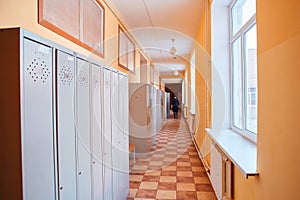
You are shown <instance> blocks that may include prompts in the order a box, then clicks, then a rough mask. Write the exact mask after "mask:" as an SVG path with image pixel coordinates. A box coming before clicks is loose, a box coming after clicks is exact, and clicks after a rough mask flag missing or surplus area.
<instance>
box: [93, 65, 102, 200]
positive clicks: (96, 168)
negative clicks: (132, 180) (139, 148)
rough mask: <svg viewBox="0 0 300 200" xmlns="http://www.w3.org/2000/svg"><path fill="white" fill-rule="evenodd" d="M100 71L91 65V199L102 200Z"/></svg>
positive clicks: (97, 67)
mask: <svg viewBox="0 0 300 200" xmlns="http://www.w3.org/2000/svg"><path fill="white" fill-rule="evenodd" d="M100 74H101V69H100V67H99V66H96V65H92V90H91V98H92V110H91V118H92V177H93V181H92V182H93V184H92V194H93V199H94V200H97V199H103V198H104V197H103V181H102V180H103V179H102V176H103V173H102V172H103V165H102V159H103V158H102V133H101V128H102V127H101V126H102V125H101V124H102V116H101V105H102V103H103V102H102V97H103V95H102V94H101V93H102V89H101V86H102V84H101V80H100Z"/></svg>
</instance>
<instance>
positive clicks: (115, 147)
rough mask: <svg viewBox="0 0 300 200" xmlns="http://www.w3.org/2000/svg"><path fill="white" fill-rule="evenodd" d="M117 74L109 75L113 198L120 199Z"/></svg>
mask: <svg viewBox="0 0 300 200" xmlns="http://www.w3.org/2000/svg"><path fill="white" fill-rule="evenodd" d="M118 81H119V80H118V73H117V72H112V73H111V101H112V108H111V109H112V164H113V198H114V199H120V195H121V194H120V186H121V185H120V184H121V183H120V170H121V169H120V163H121V162H122V152H121V148H120V137H119V129H120V125H121V121H119V119H120V118H119V116H120V112H119V110H120V107H119V106H120V105H119V101H120V97H119V85H118Z"/></svg>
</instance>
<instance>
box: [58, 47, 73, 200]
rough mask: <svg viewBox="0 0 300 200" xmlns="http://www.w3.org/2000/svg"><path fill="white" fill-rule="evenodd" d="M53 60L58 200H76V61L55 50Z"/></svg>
mask: <svg viewBox="0 0 300 200" xmlns="http://www.w3.org/2000/svg"><path fill="white" fill-rule="evenodd" d="M56 59H57V61H56V62H57V71H56V73H57V104H56V105H57V130H58V133H57V141H58V176H59V179H58V180H59V183H58V188H59V199H60V200H69V199H76V160H75V155H76V151H75V150H76V132H75V123H74V122H75V119H74V100H75V96H74V92H75V91H74V89H75V87H74V86H75V84H74V83H75V81H74V80H75V58H74V56H72V55H69V54H67V53H65V52H62V51H59V50H58V51H57V52H56Z"/></svg>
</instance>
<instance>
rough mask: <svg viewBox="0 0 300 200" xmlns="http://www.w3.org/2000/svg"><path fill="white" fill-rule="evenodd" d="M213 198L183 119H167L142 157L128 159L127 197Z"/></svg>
mask: <svg viewBox="0 0 300 200" xmlns="http://www.w3.org/2000/svg"><path fill="white" fill-rule="evenodd" d="M134 199H135V200H139V199H157V200H158V199H159V200H163V199H182V200H193V199H199V200H200V199H201V200H216V196H215V193H214V190H213V188H212V186H211V183H210V180H209V178H208V176H207V174H206V172H205V168H204V166H203V165H202V162H201V160H200V159H199V157H198V154H197V151H196V149H195V146H194V145H193V142H192V140H191V136H190V134H189V132H188V128H187V126H186V124H185V122H184V120H183V119H169V120H167V121H166V123H165V125H164V127H163V129H162V130H161V131H160V132H159V133H158V134H157V136H156V144H155V146H153V148H152V151H151V152H150V153H149V155H148V157H146V158H138V159H136V162H135V163H134V162H133V161H132V160H131V161H130V194H129V196H128V198H127V200H134Z"/></svg>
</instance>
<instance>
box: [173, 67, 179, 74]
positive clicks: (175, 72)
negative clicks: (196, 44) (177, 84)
mask: <svg viewBox="0 0 300 200" xmlns="http://www.w3.org/2000/svg"><path fill="white" fill-rule="evenodd" d="M178 74H179V73H178V71H177V69H176V66H175V71H174V76H178Z"/></svg>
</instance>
